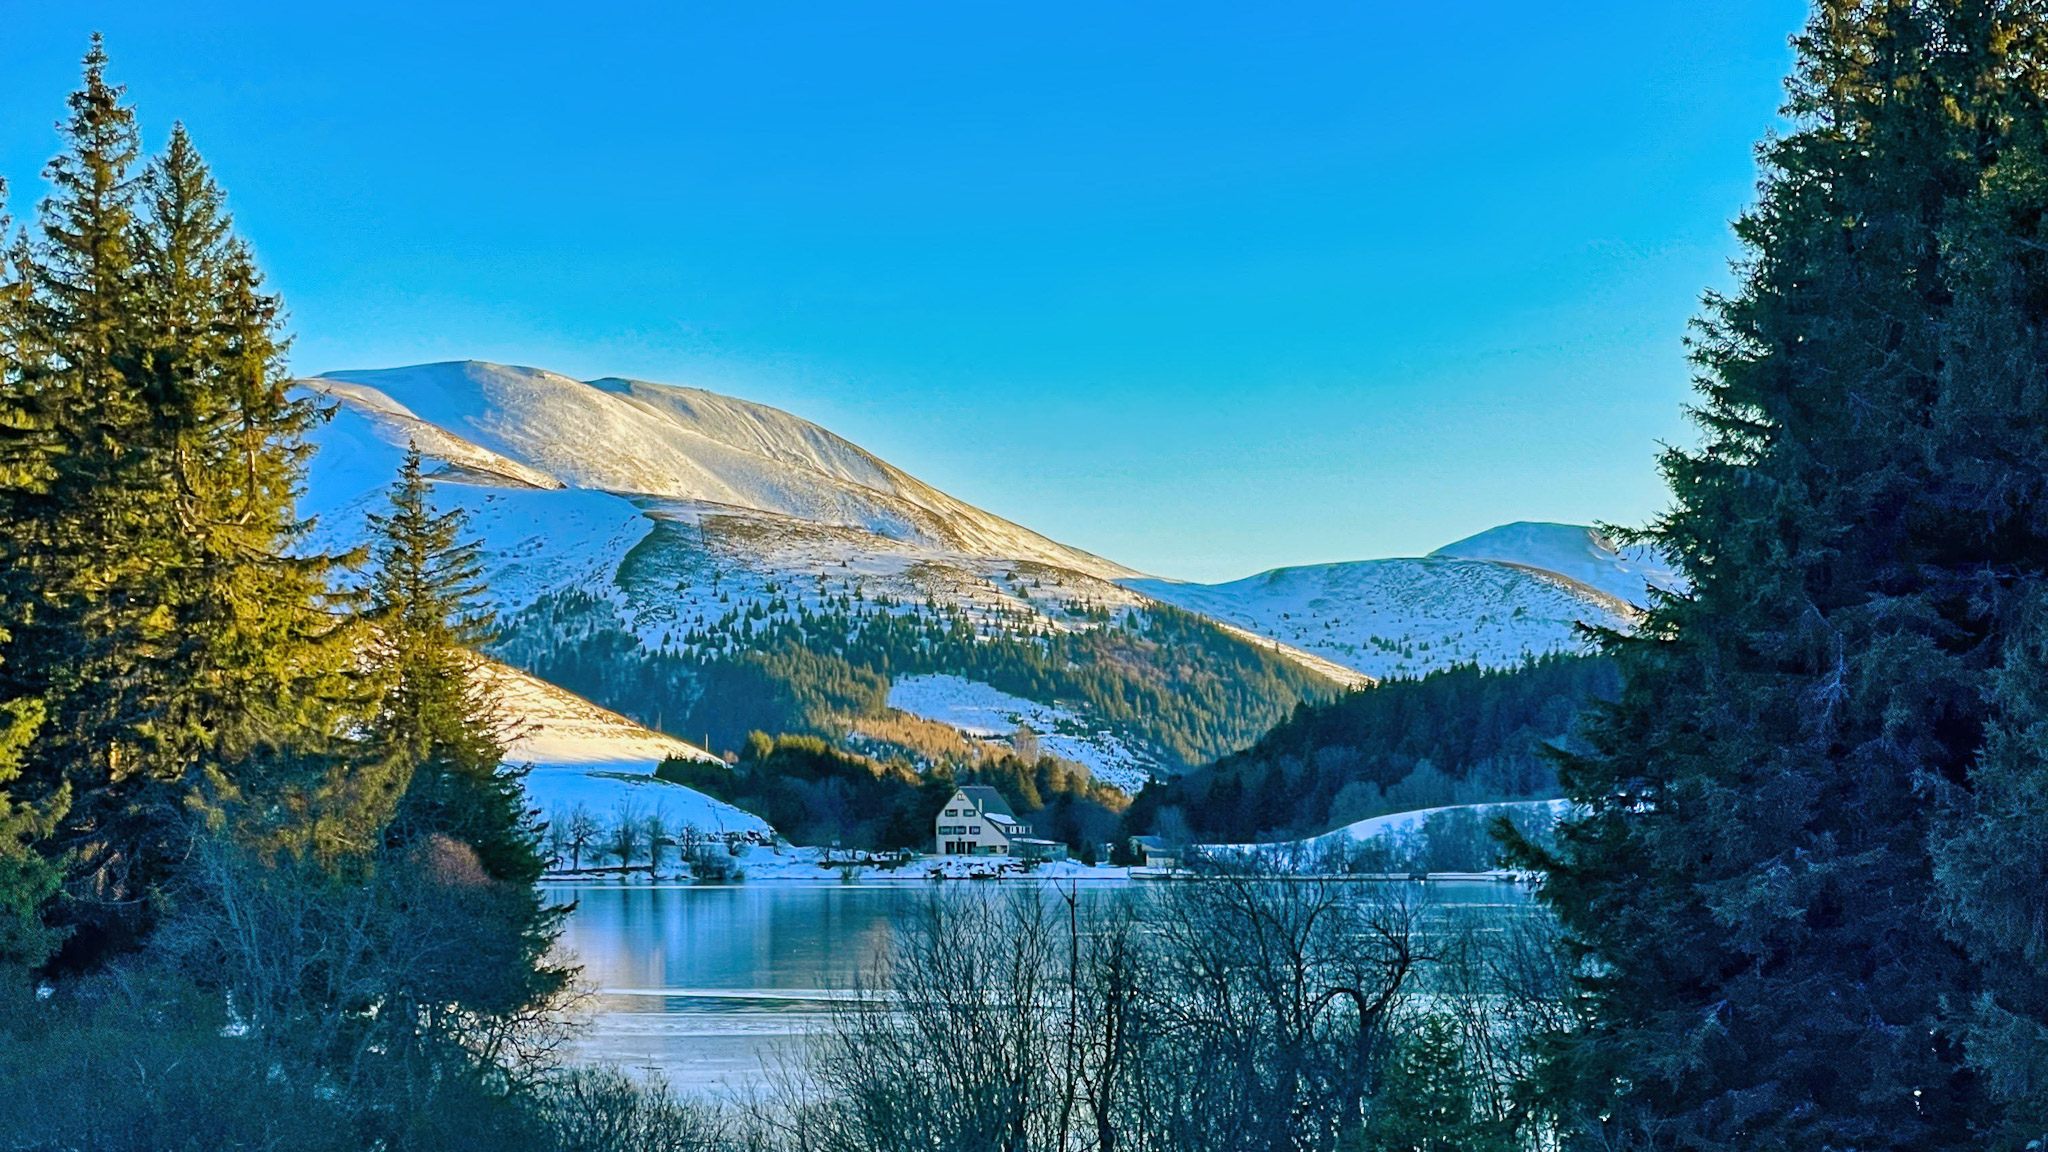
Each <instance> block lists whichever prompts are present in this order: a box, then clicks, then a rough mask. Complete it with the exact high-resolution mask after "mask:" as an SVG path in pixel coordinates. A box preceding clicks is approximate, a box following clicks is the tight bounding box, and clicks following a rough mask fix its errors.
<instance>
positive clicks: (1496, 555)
mask: <svg viewBox="0 0 2048 1152" xmlns="http://www.w3.org/2000/svg"><path fill="white" fill-rule="evenodd" d="M1430 555H1431V556H1434V557H1443V558H1449V559H1457V560H1492V561H1495V562H1497V563H1503V564H1516V565H1520V566H1521V567H1524V568H1539V569H1542V570H1543V571H1546V572H1555V573H1557V574H1558V575H1560V576H1564V577H1568V578H1570V579H1573V580H1576V581H1578V582H1579V583H1581V584H1584V585H1587V586H1588V587H1591V588H1595V589H1598V590H1599V591H1601V592H1605V593H1607V594H1608V595H1609V596H1615V597H1618V598H1620V599H1621V600H1624V601H1626V602H1627V603H1630V604H1633V605H1636V606H1637V607H1642V606H1644V605H1647V604H1648V603H1649V590H1650V589H1653V588H1654V589H1659V590H1663V591H1670V590H1673V589H1676V588H1680V587H1683V586H1684V583H1685V580H1684V577H1683V576H1681V575H1680V574H1679V573H1678V571H1677V569H1675V568H1674V567H1672V565H1671V563H1670V561H1668V560H1666V559H1665V558H1664V557H1662V556H1660V555H1658V554H1657V552H1656V551H1655V550H1653V549H1651V548H1648V547H1645V546H1643V545H1640V544H1622V543H1620V542H1618V541H1616V540H1614V539H1613V538H1611V537H1609V536H1608V535H1607V534H1606V533H1604V532H1601V531H1600V530H1599V529H1597V528H1592V527H1588V526H1587V525H1584V524H1556V523H1551V522H1548V521H1541V520H1517V521H1515V522H1514V523H1512V524H1503V525H1501V526H1499V527H1498V528H1489V529H1487V530H1486V531H1484V532H1481V533H1478V534H1477V535H1473V536H1467V537H1465V538H1464V539H1463V540H1458V541H1455V542H1453V543H1450V544H1446V545H1444V546H1443V547H1441V548H1439V549H1437V550H1436V551H1434V552H1431V553H1430Z"/></svg>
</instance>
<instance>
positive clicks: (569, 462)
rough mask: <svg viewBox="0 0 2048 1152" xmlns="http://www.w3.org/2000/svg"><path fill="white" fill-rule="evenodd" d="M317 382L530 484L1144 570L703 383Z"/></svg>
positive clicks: (387, 420)
mask: <svg viewBox="0 0 2048 1152" xmlns="http://www.w3.org/2000/svg"><path fill="white" fill-rule="evenodd" d="M305 383H306V384H307V385H308V386H309V387H312V388H316V389H320V390H323V391H325V392H327V393H328V394H329V395H330V396H332V397H333V398H334V399H336V400H339V401H341V402H342V403H343V404H344V405H347V406H349V407H351V408H354V409H356V410H357V411H360V412H362V413H364V414H365V415H366V416H369V417H370V418H372V419H373V420H376V421H378V422H379V423H382V424H384V425H386V426H396V425H401V424H405V422H407V421H412V420H417V421H424V422H425V423H427V424H430V425H433V426H435V427H437V428H439V429H442V430H444V431H445V432H446V433H448V434H451V436H452V437H453V438H459V440H460V441H461V442H462V443H464V444H467V445H471V446H474V448H476V449H479V450H481V452H482V453H484V454H487V455H488V457H489V458H492V459H502V460H507V461H511V462H513V463H514V464H515V465H517V466H518V467H519V469H520V473H519V475H521V476H522V477H523V478H531V477H532V476H535V475H540V476H544V477H547V478H551V479H552V480H553V482H555V483H558V484H562V485H568V486H572V487H577V488H595V489H600V490H603V491H606V492H613V493H620V494H629V495H638V496H647V497H656V498H660V499H662V500H664V501H667V502H670V504H671V506H689V505H696V506H701V507H707V508H718V509H721V510H724V509H740V510H748V511H753V512H765V513H771V514H776V515H780V516H786V517H790V518H793V519H796V520H800V521H803V522H805V523H809V524H815V525H821V526H826V527H836V528H850V529H857V530H859V531H862V532H867V533H873V534H875V535H878V536H882V537H886V538H889V539H893V540H899V541H904V542H907V543H912V544H918V545H925V546H930V547H936V548H943V549H948V550H953V551H958V552H963V553H966V554H969V555H975V556H987V557H1000V558H1003V559H1010V560H1035V561H1039V562H1041V563H1047V564H1054V565H1058V566H1060V567H1063V568H1068V569H1071V570H1073V571H1076V572H1081V573H1085V574H1087V575H1091V576H1097V577H1102V578H1107V579H1116V578H1118V577H1122V576H1134V575H1137V573H1135V572H1133V571H1131V570H1130V569H1128V568H1124V567H1122V566H1121V565H1117V564H1112V563H1110V562H1109V561H1107V560H1104V559H1102V558H1101V557H1098V556H1092V555H1090V554H1088V553H1086V552H1082V551H1079V550H1078V549H1073V548H1068V547H1066V546H1064V545H1061V544H1057V543H1054V542H1053V541H1051V540H1048V539H1046V538H1045V537H1043V536H1040V535H1039V534H1037V533H1036V532H1032V531H1030V530H1029V529H1026V528H1023V527H1020V526H1018V525H1016V524H1012V523H1010V522H1009V521H1007V520H1004V519H1002V518H1001V517H997V516H992V515H990V514H988V513H986V512H983V511H981V510H980V509H978V508H974V507H971V506H969V505H967V504H964V503H962V502H960V501H958V500H955V499H953V498H952V497H950V496H947V495H946V494H944V493H942V492H940V491H938V490H937V489H935V488H932V487H931V486H929V485H927V484H924V483H922V482H920V481H918V480H915V479H913V478H912V477H910V476H908V475H906V474H904V473H903V472H901V471H899V470H897V469H895V468H893V467H891V466H889V465H888V464H885V463H883V462H882V461H881V460H878V459H876V458H875V457H874V456H872V455H871V454H869V453H868V452H867V451H865V450H863V449H861V448H859V447H857V446H855V445H853V444H851V443H848V442H847V441H845V440H843V439H841V438H839V437H838V436H835V435H833V434H832V433H830V432H827V431H826V430H825V429H823V428H820V427H818V426H817V425H815V424H812V423H810V422H808V421H805V420H801V419H798V418H797V417H795V416H792V415H790V414H789V413H787V412H782V411H779V410H777V409H774V408H769V407H767V406H766V405H761V404H753V403H750V402H748V401H745V400H735V399H733V398H731V397H726V396H719V395H716V394H713V393H710V392H705V391H702V390H700V389H695V388H678V387H673V386H670V385H665V384H650V383H647V382H645V381H638V380H620V379H605V380H597V381H592V382H589V383H583V382H579V381H576V380H571V379H569V378H568V377H566V376H558V375H556V374H555V373H552V372H546V371H542V370H540V369H536V368H512V367H505V366H503V365H497V364H486V363H482V362H478V361H463V362H453V363H444V364H423V365H419V366H416V367H411V368H390V369H382V370H377V371H362V372H332V373H328V374H327V375H325V376H323V377H319V378H316V379H313V380H309V381H306V382H305ZM408 427H409V425H408ZM420 448H421V450H422V451H423V452H429V451H434V452H436V454H437V455H439V454H441V453H440V452H439V450H438V446H429V445H428V444H425V443H422V444H421V445H420ZM453 462H456V463H464V462H465V461H459V460H458V461H453Z"/></svg>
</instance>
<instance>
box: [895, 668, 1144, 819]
mask: <svg viewBox="0 0 2048 1152" xmlns="http://www.w3.org/2000/svg"><path fill="white" fill-rule="evenodd" d="M889 707H891V708H898V709H901V710H903V711H905V712H908V713H910V714H911V715H913V716H918V717H922V718H923V719H926V720H935V721H937V722H939V723H941V724H947V725H951V726H952V727H954V728H958V729H959V730H960V731H962V732H965V733H967V734H968V735H970V736H982V737H995V738H998V739H1008V738H1009V737H1010V736H1011V735H1012V734H1014V733H1015V732H1016V731H1017V729H1018V728H1019V727H1029V728H1030V729H1031V730H1032V731H1033V732H1035V733H1037V735H1038V745H1039V747H1040V748H1042V749H1044V750H1045V752H1046V753H1048V754H1049V755H1053V756H1057V757H1059V758H1060V759H1062V760H1072V761H1074V762H1075V763H1077V764H1084V765H1086V766H1087V768H1088V770H1089V771H1090V772H1092V773H1094V774H1095V778H1096V779H1098V780H1101V781H1103V782H1105V783H1108V784H1113V785H1115V786H1116V787H1118V788H1121V789H1123V790H1124V791H1126V792H1129V793H1131V794H1133V795H1136V794H1137V792H1138V790H1139V789H1141V788H1143V787H1144V786H1145V781H1146V780H1147V779H1149V778H1150V776H1151V769H1150V763H1151V761H1150V760H1149V759H1148V758H1147V757H1146V756H1145V755H1144V754H1143V753H1141V752H1139V751H1137V750H1136V749H1134V748H1132V747H1131V746H1130V745H1129V744H1127V743H1126V742H1125V741H1124V740H1123V739H1122V738H1121V737H1119V736H1118V735H1117V734H1116V733H1114V732H1109V731H1103V730H1096V729H1091V728H1090V726H1089V725H1087V724H1086V723H1084V722H1083V721H1082V720H1081V719H1080V718H1079V717H1077V716H1075V715H1074V714H1073V713H1072V712H1069V711H1067V710H1066V709H1064V708H1059V707H1056V706H1054V705H1050V704H1040V703H1038V702H1037V701H1035V700H1026V699H1024V698H1023V697H1021V696H1012V695H1010V694H1009V693H1007V692H1003V691H999V690H997V689H995V688H992V687H990V686H989V685H987V684H983V683H980V682H979V681H975V680H967V679H964V678H962V677H959V676H906V677H903V678H902V679H899V680H896V681H894V682H893V683H891V684H890V685H889Z"/></svg>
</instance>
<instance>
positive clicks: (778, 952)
mask: <svg viewBox="0 0 2048 1152" xmlns="http://www.w3.org/2000/svg"><path fill="white" fill-rule="evenodd" d="M1022 886H1023V887H1032V888H1036V889H1037V890H1039V891H1042V892H1044V893H1045V894H1047V895H1048V896H1051V895H1052V893H1053V889H1052V886H1051V885H1042V886H1041V885H1028V884H1027V885H1022ZM1013 887H1018V886H1012V885H1004V884H994V883H982V884H975V885H971V886H961V885H957V884H955V885H944V886H939V885H932V884H922V883H920V884H904V883H879V884H876V883H870V884H816V885H813V884H803V883H791V882H775V883H763V884H751V885H747V884H742V885H736V886H731V887H698V886H686V885H644V884H642V885H632V884H629V885H619V884H593V885H550V886H549V887H548V889H547V890H548V892H549V894H550V895H551V896H553V897H554V898H555V899H556V900H558V901H568V900H574V901H576V910H575V911H574V912H573V913H571V914H570V916H569V918H568V921H567V923H566V924H565V925H564V927H563V933H562V941H561V949H562V951H563V953H564V954H565V955H566V956H567V957H569V958H570V959H572V960H573V961H574V962H575V963H577V964H579V965H581V966H582V968H583V982H584V983H585V984H586V985H587V986H589V987H590V988H592V989H593V990H594V991H595V993H596V996H595V999H594V1003H593V1004H592V1006H591V1007H592V1009H593V1018H592V1021H591V1025H590V1027H589V1028H588V1030H587V1031H586V1032H584V1033H583V1034H582V1035H581V1036H580V1037H579V1039H578V1040H577V1042H576V1046H575V1051H574V1056H575V1058H577V1059H581V1060H586V1061H592V1062H602V1063H609V1064H616V1065H619V1066H620V1067H624V1068H629V1069H635V1070H642V1071H652V1072H658V1073H660V1074H661V1075H663V1076H665V1077H666V1078H667V1079H668V1080H669V1081H670V1082H672V1083H674V1084H675V1085H677V1086H678V1087H679V1088H683V1089H685V1090H688V1091H692V1092H711V1093H716V1092H719V1091H721V1090H733V1089H738V1090H743V1089H745V1088H746V1087H748V1086H749V1085H753V1084H757V1083H759V1082H760V1081H761V1080H762V1078H763V1076H764V1075H765V1074H766V1071H767V1070H768V1069H771V1068H774V1067H775V1066H777V1063H778V1061H781V1060H782V1059H783V1058H784V1057H785V1056H786V1055H788V1054H790V1053H791V1052H792V1051H793V1050H794V1048H795V1046H796V1045H798V1044H800V1043H801V1042H802V1040H803V1038H804V1036H805V1035H806V1034H807V1033H809V1032H811V1031H812V1030H814V1029H816V1028H818V1027H820V1026H821V1024H822V1023H823V1022H824V1019H825V1013H826V1012H827V1011H828V1010H829V1009H830V1007H831V1002H832V1001H833V1000H834V999H836V998H843V997H844V996H845V995H846V993H847V991H848V990H849V989H851V988H853V987H855V986H856V985H857V983H858V981H859V979H860V977H861V976H862V974H863V973H871V972H873V971H874V970H875V969H876V967H877V965H878V964H879V963H880V961H881V959H882V957H883V956H884V955H885V954H886V950H887V948H888V946H889V941H890V938H891V932H892V927H893V925H894V924H895V923H896V922H897V921H898V919H900V918H901V917H902V916H903V915H904V914H905V913H906V912H908V911H909V910H910V909H912V908H914V907H915V906H916V905H918V904H919V903H921V902H923V901H926V900H929V899H931V898H933V896H934V895H935V894H937V893H939V892H941V891H942V890H943V891H944V892H946V893H948V894H964V893H970V892H971V893H985V892H988V891H990V890H995V889H1005V890H1007V889H1012V888H1013ZM1417 888H1418V895H1420V892H1419V888H1420V886H1417ZM1064 889H1065V886H1061V890H1062V891H1064ZM1156 890H1157V889H1156V888H1154V887H1152V886H1148V885H1144V884H1140V885H1137V886H1136V887H1135V888H1134V887H1133V886H1131V885H1127V884H1122V883H1088V884H1082V885H1079V886H1078V887H1077V889H1076V892H1077V896H1078V898H1079V899H1080V900H1081V901H1083V906H1084V908H1085V907H1086V906H1087V905H1089V904H1093V903H1096V902H1098V901H1102V900H1105V899H1110V898H1113V897H1114V896H1115V895H1116V894H1117V893H1120V892H1132V893H1134V894H1136V895H1138V896H1139V897H1140V898H1144V896H1145V895H1146V894H1147V892H1148V891H1156ZM1427 899H1429V900H1430V901H1432V902H1433V903H1436V904H1438V905H1440V906H1442V908H1443V910H1444V911H1446V912H1453V913H1459V914H1465V915H1480V916H1488V917H1491V916H1495V915H1498V914H1500V913H1502V912H1507V911H1512V910H1515V909H1526V908H1527V907H1528V901H1527V897H1526V896H1525V895H1524V894H1523V893H1522V892H1520V891H1519V890H1518V889H1515V888H1513V887H1512V886H1510V885H1505V884H1497V883H1485V882H1476V883H1460V882H1450V883H1442V884H1431V885H1429V886H1428V892H1427Z"/></svg>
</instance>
